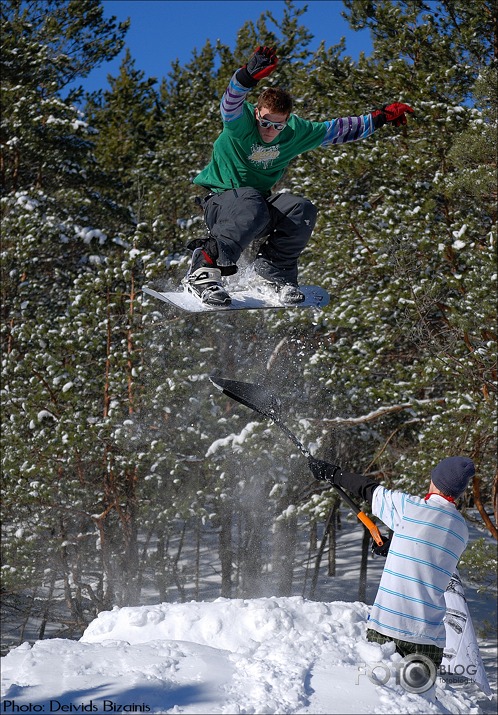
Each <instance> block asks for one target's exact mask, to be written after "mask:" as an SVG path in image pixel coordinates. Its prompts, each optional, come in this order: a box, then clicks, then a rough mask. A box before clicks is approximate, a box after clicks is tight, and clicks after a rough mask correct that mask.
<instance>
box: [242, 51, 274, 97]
mask: <svg viewBox="0 0 498 715" xmlns="http://www.w3.org/2000/svg"><path fill="white" fill-rule="evenodd" d="M277 64H278V57H277V54H276V52H275V50H274V48H273V47H267V46H266V45H264V46H262V45H260V46H259V47H257V48H256V49H255V50H254V53H253V54H252V55H251V57H250V58H249V61H248V63H247V64H246V65H244V66H243V67H241V68H240V70H238V72H237V79H238V81H239V82H240V84H242V85H243V86H244V87H254V86H255V85H257V83H258V82H259V80H260V79H262V78H263V77H268V75H269V74H271V73H272V72H273V70H274V69H275V68H276V66H277Z"/></svg>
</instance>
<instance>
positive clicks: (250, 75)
mask: <svg viewBox="0 0 498 715" xmlns="http://www.w3.org/2000/svg"><path fill="white" fill-rule="evenodd" d="M277 64H278V58H277V55H276V53H275V50H274V49H273V48H271V47H266V46H264V47H261V46H260V47H258V48H257V49H256V50H255V51H254V53H253V54H252V55H251V57H250V59H249V61H248V63H247V64H246V65H244V66H243V67H241V68H240V69H238V70H237V71H236V72H235V73H234V75H233V76H232V78H231V80H230V82H229V85H228V87H227V88H226V90H225V92H224V94H223V97H222V98H221V103H220V112H221V117H222V119H223V121H224V122H233V121H234V120H235V119H238V118H239V117H241V116H242V113H243V107H244V102H245V99H246V96H247V94H248V93H249V91H250V90H251V89H252V88H253V87H255V86H256V85H257V84H258V82H259V80H260V79H262V78H263V77H267V76H268V75H269V74H271V73H272V72H273V70H274V69H275V67H276V66H277Z"/></svg>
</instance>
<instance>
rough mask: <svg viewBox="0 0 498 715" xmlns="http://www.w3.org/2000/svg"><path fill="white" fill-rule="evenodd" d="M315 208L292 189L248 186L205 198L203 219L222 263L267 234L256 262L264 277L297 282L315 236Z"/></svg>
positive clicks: (236, 257)
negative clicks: (267, 189)
mask: <svg viewBox="0 0 498 715" xmlns="http://www.w3.org/2000/svg"><path fill="white" fill-rule="evenodd" d="M316 214H317V210H316V207H315V206H314V205H313V204H312V203H311V201H309V200H308V199H304V198H302V197H300V196H294V195H293V194H272V195H271V196H269V197H268V198H265V197H264V196H263V195H262V194H261V193H260V192H259V191H256V189H252V188H249V187H243V188H240V189H229V190H228V191H223V192H222V193H221V194H214V195H210V196H208V197H206V200H205V201H204V220H205V222H206V225H207V227H208V229H209V231H210V233H211V235H212V236H213V237H214V238H215V239H216V242H217V244H218V253H219V256H218V259H217V262H218V264H219V265H220V266H228V265H233V264H236V263H237V261H238V260H239V258H240V255H241V253H242V251H243V250H244V249H245V248H247V246H249V244H250V243H251V242H252V241H255V240H257V239H260V238H263V237H264V236H268V238H267V240H266V241H265V242H264V243H263V244H262V246H261V247H260V249H259V252H258V254H257V256H256V259H255V261H254V269H255V271H256V273H257V274H258V275H260V276H261V277H262V278H266V279H269V280H276V281H285V282H286V283H294V284H297V260H298V258H299V256H300V255H301V253H302V251H303V250H304V248H305V246H306V244H307V243H308V241H309V240H310V238H311V234H312V232H313V228H314V226H315V222H316Z"/></svg>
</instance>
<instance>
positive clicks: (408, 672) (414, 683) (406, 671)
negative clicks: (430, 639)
mask: <svg viewBox="0 0 498 715" xmlns="http://www.w3.org/2000/svg"><path fill="white" fill-rule="evenodd" d="M361 675H366V676H367V678H368V679H369V680H370V682H371V683H373V684H374V685H386V683H388V682H389V680H390V679H391V678H395V681H396V684H397V685H401V686H402V688H404V690H406V691H407V692H409V693H425V692H426V691H427V690H429V689H430V688H431V687H432V686H433V685H434V683H435V682H436V677H437V670H436V666H435V665H434V663H433V662H432V660H431V659H430V658H427V657H426V656H425V655H420V654H419V653H411V654H410V655H407V656H405V657H404V658H403V659H402V660H400V661H399V662H398V663H390V664H389V665H388V664H387V663H381V662H378V663H365V664H364V665H360V666H359V667H358V675H357V676H356V685H359V682H360V676H361Z"/></svg>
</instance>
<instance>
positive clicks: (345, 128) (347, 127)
mask: <svg viewBox="0 0 498 715" xmlns="http://www.w3.org/2000/svg"><path fill="white" fill-rule="evenodd" d="M407 112H410V113H412V114H413V109H412V108H411V107H409V106H408V104H401V103H400V102H395V103H394V104H388V105H386V106H385V107H383V108H382V109H376V110H374V111H373V112H370V113H369V114H361V115H359V116H357V117H338V118H337V119H332V120H330V121H327V122H325V124H326V126H327V132H326V134H325V138H324V140H323V142H322V146H329V145H330V144H346V143H347V142H354V141H358V140H359V139H365V138H366V137H369V136H370V135H371V134H373V133H374V131H375V130H376V129H379V128H380V127H383V126H384V124H392V125H393V126H394V127H399V126H401V125H402V124H406V123H407V121H406V114H407Z"/></svg>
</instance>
